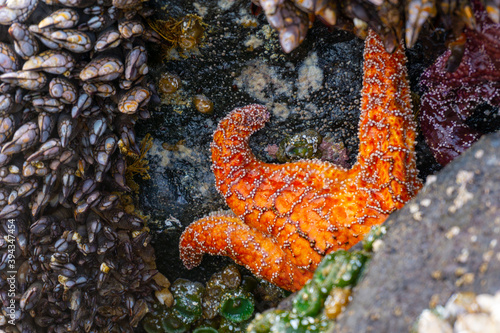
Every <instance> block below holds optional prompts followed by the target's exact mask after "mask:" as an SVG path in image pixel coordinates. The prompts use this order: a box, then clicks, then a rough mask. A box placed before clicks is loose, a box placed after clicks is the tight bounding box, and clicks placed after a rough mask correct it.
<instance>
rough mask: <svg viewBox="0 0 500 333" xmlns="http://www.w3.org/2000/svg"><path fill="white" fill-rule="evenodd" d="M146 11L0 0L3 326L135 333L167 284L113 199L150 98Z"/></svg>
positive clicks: (133, 0)
mask: <svg viewBox="0 0 500 333" xmlns="http://www.w3.org/2000/svg"><path fill="white" fill-rule="evenodd" d="M43 13H45V15H43ZM150 14H152V10H151V9H149V8H147V7H146V6H145V4H144V3H143V1H142V0H113V1H111V0H44V2H38V0H13V1H10V0H9V1H4V0H0V25H3V27H2V26H0V30H1V29H5V30H6V29H7V28H8V35H7V34H0V40H1V41H0V236H1V237H0V274H1V277H0V300H1V304H0V308H1V312H0V331H11V332H18V331H19V332H63V331H64V332H101V331H103V332H104V331H110V332H118V331H120V332H131V331H132V327H134V326H136V325H137V324H138V322H139V321H140V319H141V318H142V317H143V316H144V315H145V313H146V312H147V309H148V304H149V303H150V302H151V301H152V296H151V295H152V293H153V292H154V291H157V290H160V289H162V288H161V286H159V285H158V284H157V283H156V282H155V281H154V276H155V274H156V273H157V271H156V269H155V263H154V252H153V249H152V247H151V245H149V241H150V236H149V233H148V232H147V228H146V227H145V225H144V222H143V220H142V219H141V218H139V217H137V216H135V215H132V214H129V213H130V211H128V210H125V208H123V207H122V206H121V203H120V194H119V193H120V192H123V191H129V190H130V189H129V187H128V186H127V184H126V179H125V177H126V172H127V159H129V158H138V157H139V155H140V153H141V152H140V149H139V147H138V145H137V144H136V141H135V140H136V139H135V134H134V124H135V122H136V120H137V119H138V118H141V119H143V118H148V117H149V111H148V110H147V109H146V106H147V104H148V102H149V100H150V99H151V98H152V97H153V96H154V90H153V88H152V87H151V85H150V84H148V82H147V81H146V79H145V75H146V74H147V73H148V66H147V63H146V62H147V52H146V48H145V45H144V43H145V42H146V41H150V42H151V41H152V42H159V41H160V39H161V37H160V36H159V35H158V34H157V33H155V32H154V31H152V30H150V29H148V28H147V26H146V24H145V23H144V19H143V18H144V17H146V16H148V15H150ZM9 272H10V273H9ZM12 274H14V275H15V279H10V280H8V278H9V277H10V276H11V275H12ZM9 281H11V282H12V283H10V282H9ZM11 304H14V306H11ZM9 306H10V308H9ZM9 323H15V326H12V325H9Z"/></svg>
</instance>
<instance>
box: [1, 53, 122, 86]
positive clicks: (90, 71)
mask: <svg viewBox="0 0 500 333" xmlns="http://www.w3.org/2000/svg"><path fill="white" fill-rule="evenodd" d="M123 69H124V68H123V63H122V62H121V61H120V60H119V59H117V58H115V57H103V58H99V59H93V60H92V61H91V62H89V63H88V64H87V66H85V67H84V68H83V69H82V71H81V72H80V79H81V80H82V81H89V80H93V81H111V80H114V79H116V78H118V77H119V76H120V75H121V74H122V73H123ZM0 78H1V77H0Z"/></svg>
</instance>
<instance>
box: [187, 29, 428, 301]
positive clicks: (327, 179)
mask: <svg viewBox="0 0 500 333" xmlns="http://www.w3.org/2000/svg"><path fill="white" fill-rule="evenodd" d="M405 63H406V56H405V54H404V51H403V49H402V48H401V47H400V48H399V49H397V50H396V51H395V52H394V53H393V54H388V53H387V52H386V51H385V49H384V46H383V44H382V42H381V41H380V39H379V38H378V36H376V34H375V33H373V32H370V33H369V35H368V37H367V39H366V42H365V53H364V77H363V90H362V103H361V110H362V113H361V119H360V123H359V139H360V146H359V155H358V159H357V162H356V163H355V164H354V166H353V167H352V168H351V169H349V170H346V169H343V168H341V167H339V166H336V165H333V164H331V163H328V162H324V161H319V160H300V161H297V162H294V163H286V164H269V163H263V162H261V161H259V160H257V159H256V158H255V156H254V154H253V153H252V152H251V150H250V147H249V145H248V139H249V137H250V135H252V133H254V132H255V131H257V130H259V129H260V128H262V127H263V126H264V124H265V123H266V122H267V121H268V120H269V113H268V111H267V109H266V108H265V107H264V106H261V105H248V106H246V107H243V108H237V109H235V110H233V111H232V112H231V113H230V114H229V115H228V116H227V117H225V118H224V119H223V120H222V121H221V122H220V124H219V126H218V128H217V130H216V131H215V133H214V137H213V142H212V145H211V148H212V170H213V172H214V174H215V178H216V187H217V189H218V190H219V192H220V193H221V194H222V195H223V196H224V198H225V199H226V202H227V204H228V206H229V207H230V208H231V210H232V211H233V212H234V214H223V213H218V214H215V215H209V216H208V217H205V218H202V219H200V220H198V221H196V222H194V223H192V224H191V225H190V226H189V227H188V228H187V229H186V230H185V231H184V233H183V235H182V237H181V242H180V256H181V259H182V261H183V263H184V265H185V266H186V267H188V268H192V267H194V266H197V265H198V264H199V263H200V261H201V258H202V256H203V254H204V253H209V254H213V255H224V256H228V257H231V258H233V259H234V260H235V261H236V262H237V263H238V264H242V265H244V266H246V267H247V268H248V269H250V270H251V271H252V272H253V273H254V274H256V275H257V276H260V277H263V278H264V279H266V280H268V281H271V282H273V283H275V284H276V285H278V286H280V287H282V288H284V289H288V290H291V291H295V290H298V289H300V288H301V287H302V286H303V285H304V283H305V282H307V280H309V279H310V278H311V277H312V273H313V272H314V270H315V268H316V267H317V265H318V264H319V262H320V261H321V259H322V257H323V256H324V255H325V254H328V253H330V252H332V251H335V250H337V249H348V248H350V247H351V246H353V245H354V244H356V243H357V242H359V241H360V240H361V239H362V238H363V235H364V234H365V233H367V232H368V231H369V230H370V228H371V226H373V225H377V224H381V223H383V222H384V220H385V219H386V217H387V216H388V215H389V214H390V213H391V212H393V211H394V210H396V209H399V208H401V207H402V206H403V205H404V204H405V202H407V201H408V200H410V199H411V198H412V197H413V196H414V195H415V194H416V193H417V192H418V190H419V189H420V188H421V186H422V184H421V182H420V180H419V179H418V177H417V169H416V166H415V153H414V144H415V136H416V134H415V129H416V126H415V122H414V120H413V114H412V108H411V102H410V95H409V87H408V81H407V77H406V76H407V75H406V66H405Z"/></svg>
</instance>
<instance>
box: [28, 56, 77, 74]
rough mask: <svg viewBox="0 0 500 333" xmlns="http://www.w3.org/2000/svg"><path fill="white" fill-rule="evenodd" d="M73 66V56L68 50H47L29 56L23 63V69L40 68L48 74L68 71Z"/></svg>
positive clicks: (35, 69) (34, 69)
mask: <svg viewBox="0 0 500 333" xmlns="http://www.w3.org/2000/svg"><path fill="white" fill-rule="evenodd" d="M73 67H75V58H73V56H72V55H71V54H69V53H68V52H64V51H56V50H48V51H45V52H42V53H40V54H39V55H36V56H33V57H31V58H29V59H28V60H27V61H26V62H25V63H24V65H23V70H24V71H38V70H42V71H44V72H47V73H50V74H64V73H69V72H70V71H71V70H72V69H73Z"/></svg>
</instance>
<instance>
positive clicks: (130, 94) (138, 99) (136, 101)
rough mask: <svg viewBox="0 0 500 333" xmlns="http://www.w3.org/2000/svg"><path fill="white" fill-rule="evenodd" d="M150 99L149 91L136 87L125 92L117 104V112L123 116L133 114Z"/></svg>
mask: <svg viewBox="0 0 500 333" xmlns="http://www.w3.org/2000/svg"><path fill="white" fill-rule="evenodd" d="M150 98H151V91H150V90H149V89H147V88H144V87H141V86H137V87H134V88H132V89H130V90H129V91H127V92H126V93H125V94H124V95H123V96H122V98H120V101H119V102H118V110H119V111H120V112H122V113H125V114H134V113H136V112H137V110H139V108H141V107H143V106H145V105H146V104H147V103H148V102H149V99H150Z"/></svg>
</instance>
